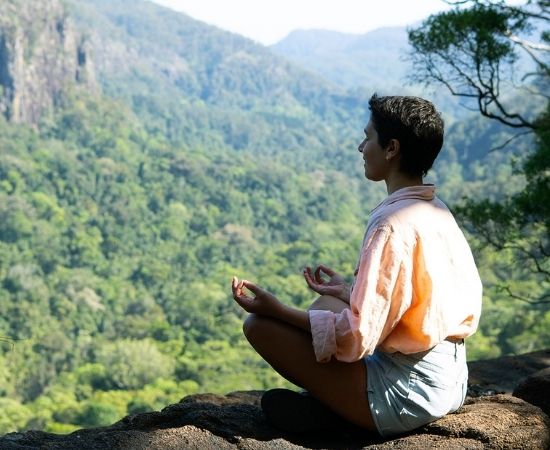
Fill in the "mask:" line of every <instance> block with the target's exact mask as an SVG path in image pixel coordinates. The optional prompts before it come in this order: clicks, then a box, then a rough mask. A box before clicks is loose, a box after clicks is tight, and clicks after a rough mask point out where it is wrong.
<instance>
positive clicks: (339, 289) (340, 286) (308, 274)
mask: <svg viewBox="0 0 550 450" xmlns="http://www.w3.org/2000/svg"><path fill="white" fill-rule="evenodd" d="M323 274H326V275H328V276H329V279H328V280H324V279H323ZM304 278H305V280H306V283H307V285H308V286H309V287H310V289H311V290H313V291H315V292H317V293H318V294H320V295H330V296H332V297H336V298H339V299H340V300H343V301H344V302H346V303H349V295H350V291H349V287H348V285H347V284H346V282H345V281H344V278H343V277H342V276H341V275H338V274H337V273H336V272H335V271H334V270H332V269H330V268H329V267H327V266H325V265H323V264H320V265H318V266H317V268H316V269H315V271H312V269H311V267H306V268H305V269H304Z"/></svg>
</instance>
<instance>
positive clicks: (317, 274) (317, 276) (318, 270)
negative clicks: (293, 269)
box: [315, 266, 324, 284]
mask: <svg viewBox="0 0 550 450" xmlns="http://www.w3.org/2000/svg"><path fill="white" fill-rule="evenodd" d="M315 281H316V282H317V283H319V284H323V283H324V281H323V278H322V277H321V266H317V268H316V269H315Z"/></svg>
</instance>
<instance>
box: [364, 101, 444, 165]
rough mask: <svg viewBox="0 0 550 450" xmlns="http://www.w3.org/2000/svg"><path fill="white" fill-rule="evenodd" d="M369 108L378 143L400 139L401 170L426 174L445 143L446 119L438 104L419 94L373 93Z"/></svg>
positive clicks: (387, 142)
mask: <svg viewBox="0 0 550 450" xmlns="http://www.w3.org/2000/svg"><path fill="white" fill-rule="evenodd" d="M369 108H370V110H371V121H372V123H373V125H374V128H375V129H376V132H377V133H378V143H379V144H380V145H381V146H382V147H383V148H385V147H387V145H388V144H389V142H390V140H391V139H397V140H398V141H399V145H400V147H399V148H400V154H401V159H400V169H401V171H402V172H404V173H406V174H408V175H412V176H416V175H421V176H425V175H426V173H427V172H428V170H430V168H431V167H432V165H433V163H434V161H435V159H436V158H437V155H438V154H439V151H440V150H441V147H442V146H443V119H442V118H441V114H440V113H439V112H438V111H437V110H436V109H435V106H434V105H433V104H432V103H431V102H429V101H428V100H424V99H423V98H420V97H405V96H388V97H379V96H378V95H376V94H374V95H373V96H372V97H371V98H370V100H369Z"/></svg>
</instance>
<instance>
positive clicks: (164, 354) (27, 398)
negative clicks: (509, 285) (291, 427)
mask: <svg viewBox="0 0 550 450" xmlns="http://www.w3.org/2000/svg"><path fill="white" fill-rule="evenodd" d="M33 1H35V0H0V9H2V10H6V9H4V8H7V7H8V6H9V7H10V8H11V9H10V11H12V14H13V17H6V16H3V21H2V22H1V23H2V28H0V42H3V41H2V37H4V42H8V38H6V36H8V37H9V36H12V35H13V34H10V33H11V32H12V31H13V29H17V27H19V26H20V24H19V21H20V17H19V16H18V15H17V13H16V11H19V9H18V8H15V9H14V8H13V6H14V5H15V6H17V5H18V4H21V3H25V4H26V6H27V7H28V6H29V5H30V6H32V2H33ZM48 1H51V3H52V4H54V3H56V0H48ZM63 14H66V17H67V20H68V21H69V22H70V23H71V24H72V25H71V26H74V29H75V30H76V31H77V32H78V33H79V34H80V35H81V36H82V37H83V39H84V41H83V44H82V45H83V46H84V47H83V48H86V49H89V50H90V53H86V55H87V57H88V58H90V60H89V61H88V62H87V66H86V67H88V68H93V70H94V74H93V78H94V80H96V82H97V86H95V84H94V86H91V85H89V84H82V83H78V82H77V81H78V80H75V81H74V82H68V81H67V82H66V83H65V85H64V87H63V89H62V90H61V91H59V92H58V91H56V92H54V93H52V95H53V96H54V97H52V102H51V106H50V107H45V109H44V111H45V112H44V114H42V116H41V119H40V121H39V123H37V124H32V125H29V124H26V123H14V121H13V120H11V118H10V117H9V116H8V115H6V114H4V115H2V114H0V305H1V310H2V313H1V315H0V336H1V342H0V344H1V353H0V433H5V432H9V431H13V430H15V429H25V428H38V429H46V430H50V431H57V432H65V431H70V430H72V429H75V428H78V427H86V426H95V425H103V424H108V423H112V422H113V421H115V420H116V419H118V418H120V417H122V416H124V415H126V414H128V413H131V412H137V411H147V410H153V409H159V408H162V407H163V406H164V405H166V404H168V403H170V402H174V401H177V400H178V399H179V398H181V397H183V396H184V395H186V394H189V393H192V392H197V391H210V392H220V393H225V392H228V391H231V390H235V389H261V388H266V387H273V386H277V385H281V384H282V383H283V382H282V380H281V379H280V378H278V377H277V376H275V374H274V373H273V371H272V370H271V369H270V368H269V367H268V366H267V365H266V364H265V363H263V362H262V361H261V360H260V359H259V357H257V356H256V355H255V354H254V353H253V352H252V351H251V350H250V349H249V347H248V345H246V344H245V342H244V339H243V337H242V333H241V322H242V319H243V315H242V313H241V312H240V311H239V309H238V308H237V307H236V306H235V305H234V303H233V300H232V299H231V295H230V290H229V283H230V279H231V276H232V275H238V276H240V277H249V278H251V279H255V280H259V281H260V282H261V284H262V285H263V286H264V287H266V288H268V289H270V290H272V291H273V292H276V293H277V294H278V295H279V296H280V298H281V299H283V300H284V301H286V302H289V303H292V304H295V305H299V306H302V307H306V306H307V305H308V303H310V302H311V301H312V300H313V299H314V295H312V293H311V292H310V291H308V289H307V288H306V285H305V283H304V282H303V280H302V278H301V274H300V273H301V268H302V267H303V266H304V265H306V264H308V265H311V264H316V263H320V262H324V263H327V264H330V265H331V266H333V267H334V268H335V269H337V270H339V271H341V272H342V273H344V274H345V275H346V276H347V277H351V276H352V272H353V267H354V265H355V263H356V256H357V250H358V248H359V245H360V242H361V238H362V234H363V230H364V226H365V224H366V221H367V219H368V212H369V210H370V209H371V208H372V207H374V206H375V205H376V204H377V202H378V201H380V199H381V198H383V195H384V188H383V186H373V185H368V184H367V183H366V181H365V180H364V179H363V176H362V172H363V171H362V165H361V163H360V155H359V154H358V152H357V145H358V143H359V141H360V139H361V135H362V129H363V126H364V124H365V122H366V121H367V120H368V110H367V108H366V100H367V98H368V97H367V96H366V94H364V95H360V94H357V93H355V94H351V93H350V92H348V91H345V90H343V89H341V88H338V87H335V86H334V85H332V84H331V83H329V82H327V81H324V80H323V79H322V78H321V77H317V76H315V75H313V74H312V73H311V72H308V71H306V70H304V69H302V68H300V67H298V66H296V65H294V64H292V63H290V62H288V61H286V60H285V59H282V58H281V57H280V56H276V55H274V54H273V53H272V52H271V51H270V50H269V49H267V48H264V47H261V46H258V45H257V44H254V43H252V42H251V41H248V40H246V39H244V38H242V37H240V36H237V35H233V34H230V33H226V32H223V31H221V30H218V29H215V28H213V27H210V26H207V25H205V24H202V23H200V22H197V21H195V20H193V19H191V18H189V17H187V16H185V15H182V14H178V13H174V12H172V11H169V10H167V9H164V8H161V7H158V6H156V5H154V4H152V3H149V2H145V1H130V0H115V1H107V0H95V1H91V0H90V1H84V0H73V1H71V2H68V6H67V9H66V10H65V12H63ZM34 20H36V21H38V22H40V21H43V20H44V17H40V15H39V14H37V16H36V17H35V18H34ZM28 29H35V30H36V29H37V28H33V27H30V28H28ZM48 29H50V31H51V30H53V31H51V32H53V33H61V32H62V31H63V30H59V27H57V28H56V27H55V24H53V25H52V26H51V27H49V28H48ZM10 30H11V31H10ZM31 34H32V33H31ZM18 42H31V43H32V42H41V37H40V35H37V36H34V35H33V36H26V37H25V39H23V40H22V41H18ZM6 48H7V49H8V50H9V47H6ZM14 48H15V47H14ZM35 48H36V47H33V46H32V45H27V47H25V49H24V50H25V51H24V52H23V53H22V55H25V58H27V59H24V58H23V61H25V60H26V61H32V60H33V55H34V53H33V52H35V51H36V50H35ZM8 50H6V51H4V53H2V51H0V56H1V55H9V54H10V53H9V51H11V50H9V51H8ZM0 59H1V58H0ZM8 59H9V58H8ZM0 64H1V62H0ZM11 67H12V66H10V65H5V66H2V67H0V74H6V73H8V74H9V73H12V72H9V70H10V68H11ZM90 70H91V69H90ZM29 76H31V75H29ZM8 78H9V77H7V76H6V77H4V78H2V79H8ZM94 83H95V82H94ZM382 88H383V86H382V87H381V90H382ZM1 95H3V91H1V90H0V96H1ZM7 101H9V99H8V100H6V102H7ZM448 122H449V123H450V124H451V125H452V126H451V128H452V130H454V131H452V132H450V133H449V135H448V139H447V143H446V147H445V150H444V155H443V156H442V159H441V162H440V163H439V164H438V166H437V167H436V170H435V171H434V173H433V174H432V175H430V179H431V180H432V181H437V183H438V184H439V185H440V188H441V189H440V193H441V196H442V197H443V199H444V200H446V201H449V202H452V201H455V200H457V199H460V198H461V197H462V196H476V195H477V194H478V193H480V192H483V193H484V194H487V193H490V194H492V195H493V196H496V197H498V196H500V195H503V193H504V192H507V191H512V190H514V188H515V186H514V183H516V182H517V183H521V182H522V180H521V179H516V178H514V176H513V174H512V173H511V168H510V166H509V164H508V162H509V156H510V151H508V152H494V153H491V154H489V155H488V156H487V155H486V152H485V151H484V150H482V149H485V148H487V144H488V143H490V145H493V144H494V145H497V144H499V143H501V139H503V138H504V135H502V134H501V131H500V130H499V129H498V128H497V127H495V126H494V125H489V124H487V123H484V122H481V121H479V120H474V119H472V121H470V122H457V121H456V120H454V119H453V117H451V116H449V117H448ZM453 122H455V123H453ZM488 171H490V172H491V174H492V177H491V180H490V181H487V179H486V178H487V177H486V173H487V172H488ZM470 238H471V240H472V242H475V240H476V238H475V236H471V237H470ZM478 261H479V264H480V269H481V271H482V274H483V278H484V281H485V283H486V286H487V290H486V298H485V302H486V304H485V309H486V312H485V316H484V319H483V320H484V323H482V327H481V331H480V332H479V333H478V334H477V335H476V336H475V337H474V338H472V340H471V345H470V349H471V353H470V355H471V357H472V358H477V357H481V356H496V355H499V354H501V353H502V352H504V353H509V352H520V351H527V350H532V349H535V348H542V347H544V346H548V344H549V343H550V342H549V336H548V332H547V331H544V330H546V329H547V328H548V323H549V322H550V317H547V318H545V319H541V318H540V317H538V314H537V311H536V310H534V309H528V308H524V309H521V314H518V310H520V308H518V306H517V304H516V303H513V302H510V301H509V299H507V298H506V295H505V294H504V293H499V292H497V291H495V290H494V289H492V288H491V287H492V286H494V285H496V284H498V282H499V280H502V279H507V278H509V273H510V271H511V268H510V263H511V262H512V261H511V260H510V259H509V257H508V256H507V255H506V254H504V253H503V254H493V253H490V252H483V251H482V250H480V251H479V253H478ZM529 282H530V281H529V280H519V281H518V283H527V284H528V283H529Z"/></svg>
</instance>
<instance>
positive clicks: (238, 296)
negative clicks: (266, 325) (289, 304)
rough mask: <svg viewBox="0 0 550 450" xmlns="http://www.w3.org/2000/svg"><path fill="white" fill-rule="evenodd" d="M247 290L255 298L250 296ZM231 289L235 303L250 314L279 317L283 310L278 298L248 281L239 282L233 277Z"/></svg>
mask: <svg viewBox="0 0 550 450" xmlns="http://www.w3.org/2000/svg"><path fill="white" fill-rule="evenodd" d="M245 288H246V289H247V290H248V291H250V292H251V293H252V294H254V296H253V297H251V296H250V295H248V294H247V293H246V292H245ZM231 289H232V291H233V298H234V299H235V301H236V302H237V303H238V304H239V306H240V307H241V308H242V309H244V310H245V311H246V312H248V313H254V314H259V315H263V316H270V317H277V316H278V314H279V313H280V312H281V309H282V308H283V304H282V303H281V302H280V301H279V300H278V299H277V297H275V296H274V295H273V294H271V293H270V292H268V291H266V290H265V289H262V288H261V287H259V286H256V285H255V284H254V283H252V282H250V281H248V280H240V281H239V279H238V278H237V277H233V280H232V282H231Z"/></svg>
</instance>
